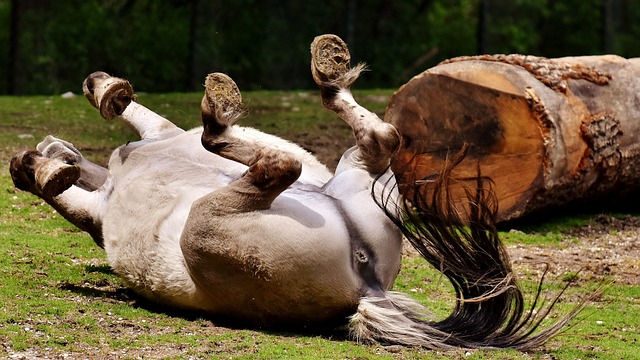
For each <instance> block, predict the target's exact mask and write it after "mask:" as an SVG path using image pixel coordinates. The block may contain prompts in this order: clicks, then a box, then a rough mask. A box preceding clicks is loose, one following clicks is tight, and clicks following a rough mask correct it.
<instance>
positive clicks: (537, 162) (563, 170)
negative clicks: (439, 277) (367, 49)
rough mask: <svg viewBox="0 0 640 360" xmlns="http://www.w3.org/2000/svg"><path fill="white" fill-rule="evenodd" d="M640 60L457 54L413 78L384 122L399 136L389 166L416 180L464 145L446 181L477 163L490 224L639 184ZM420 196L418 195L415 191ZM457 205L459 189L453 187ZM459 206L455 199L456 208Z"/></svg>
mask: <svg viewBox="0 0 640 360" xmlns="http://www.w3.org/2000/svg"><path fill="white" fill-rule="evenodd" d="M638 79H640V59H624V58H621V57H618V56H612V55H607V56H589V57H570V58H561V59H546V58H540V57H534V56H523V55H494V56H479V57H465V58H456V59H452V60H449V61H446V62H444V63H442V64H440V65H438V66H436V67H434V68H432V69H429V70H427V71H425V72H424V73H422V74H420V75H418V76H416V77H414V78H413V79H412V80H410V81H409V82H408V83H407V84H405V85H404V86H403V87H401V88H400V89H399V90H398V91H397V92H396V93H395V94H394V95H393V96H392V98H391V101H390V104H389V106H388V108H387V113H386V115H385V118H386V120H387V121H389V122H391V123H392V124H394V125H395V126H396V127H397V128H398V130H399V131H400V133H401V134H402V135H403V142H402V145H401V149H400V151H399V152H398V154H397V156H396V158H395V159H394V162H393V164H392V168H393V170H394V172H395V173H396V176H397V178H398V180H399V185H400V190H401V191H402V192H405V195H407V196H411V191H412V187H410V186H407V185H408V184H409V183H411V182H413V181H414V180H416V179H422V178H425V177H428V176H429V175H430V174H433V173H435V172H437V171H438V170H439V169H441V168H442V167H443V164H444V162H445V161H447V158H450V157H452V155H453V154H455V153H456V152H457V151H459V150H460V149H461V148H462V146H463V145H464V144H465V143H466V144H468V145H469V152H468V155H467V157H466V158H465V159H464V160H463V162H462V163H461V164H460V165H459V166H458V167H457V168H456V171H455V176H456V177H458V178H460V179H463V178H473V177H474V176H477V170H478V165H479V168H480V171H481V174H482V176H487V177H489V178H491V179H492V181H493V189H494V191H495V194H496V196H497V200H498V206H499V211H498V221H502V220H511V219H515V218H518V217H521V216H523V215H525V214H527V213H530V212H533V211H537V210H541V209H546V208H548V207H550V206H558V205H565V204H567V203H569V202H572V201H575V200H582V199H595V198H599V197H603V196H612V195H619V194H624V193H626V192H629V191H635V190H638V188H639V187H640V95H638V94H640V80H638ZM421 191H424V190H421ZM452 194H453V196H454V200H455V201H456V202H460V201H461V200H460V199H461V197H462V196H463V194H464V193H463V192H462V187H460V186H459V187H458V188H457V189H454V191H453V193H452ZM460 203H461V202H460Z"/></svg>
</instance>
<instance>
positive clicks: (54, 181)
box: [10, 150, 109, 247]
mask: <svg viewBox="0 0 640 360" xmlns="http://www.w3.org/2000/svg"><path fill="white" fill-rule="evenodd" d="M10 172H11V178H12V180H13V183H14V184H15V186H16V187H17V188H18V189H21V190H25V191H29V192H31V193H32V194H34V195H36V196H39V197H40V198H42V199H43V200H45V201H46V202H47V203H48V204H49V205H51V206H52V207H53V208H54V209H56V211H58V213H60V214H61V215H62V216H63V217H64V218H65V219H67V220H68V221H70V222H71V223H72V224H74V225H76V226H77V227H78V228H80V229H81V230H84V231H86V232H88V233H89V234H90V235H91V237H92V238H93V240H94V241H95V242H96V243H97V244H98V245H99V246H100V247H102V246H103V240H102V220H101V219H102V212H103V211H104V206H105V204H106V199H105V194H107V193H108V192H109V190H108V189H106V190H104V191H86V190H84V189H81V188H79V187H77V186H74V185H73V184H74V183H75V182H76V181H78V178H80V176H81V170H80V167H79V166H77V165H70V164H67V163H65V162H64V161H62V160H61V159H59V158H56V157H53V158H48V157H45V156H43V155H42V154H41V153H40V152H38V151H34V150H32V151H23V152H20V153H18V154H16V155H15V156H14V157H13V158H12V159H11V163H10Z"/></svg>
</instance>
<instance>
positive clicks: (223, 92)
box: [201, 73, 244, 128]
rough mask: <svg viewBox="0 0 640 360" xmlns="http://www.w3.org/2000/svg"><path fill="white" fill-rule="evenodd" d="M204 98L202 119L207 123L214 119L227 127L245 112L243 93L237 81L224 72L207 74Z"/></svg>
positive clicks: (218, 124)
mask: <svg viewBox="0 0 640 360" xmlns="http://www.w3.org/2000/svg"><path fill="white" fill-rule="evenodd" d="M204 86H205V94H204V98H203V99H202V105H201V110H202V120H203V122H205V125H212V124H209V123H210V122H211V121H214V122H215V123H216V124H214V125H217V126H218V127H220V126H221V127H223V128H226V127H227V126H230V125H232V124H233V123H234V122H236V121H237V120H238V119H239V118H240V116H241V115H242V114H243V113H244V111H243V106H242V95H241V94H240V90H239V89H238V86H237V85H236V83H235V82H234V81H233V79H231V78H230V77H229V76H227V75H225V74H222V73H213V74H209V75H207V78H206V80H205V83H204Z"/></svg>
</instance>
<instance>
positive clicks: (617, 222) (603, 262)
mask: <svg viewBox="0 0 640 360" xmlns="http://www.w3.org/2000/svg"><path fill="white" fill-rule="evenodd" d="M508 249H509V253H510V255H511V259H512V261H513V263H514V266H515V267H516V268H518V267H521V268H522V267H526V268H531V267H537V268H541V267H540V266H539V265H538V264H542V263H548V264H549V266H550V271H551V274H557V275H559V276H562V275H563V274H568V273H571V272H576V271H578V270H580V273H579V275H578V280H580V279H583V280H598V279H610V280H613V281H615V282H616V283H620V284H625V285H640V217H634V216H628V215H627V216H624V217H621V218H615V217H611V216H607V215H598V216H596V217H595V218H594V219H593V220H592V221H591V222H589V223H588V224H587V225H585V226H583V227H581V228H579V229H576V230H572V231H571V232H569V233H567V234H563V241H562V242H561V244H560V245H559V246H544V247H540V246H530V245H514V246H509V248H508Z"/></svg>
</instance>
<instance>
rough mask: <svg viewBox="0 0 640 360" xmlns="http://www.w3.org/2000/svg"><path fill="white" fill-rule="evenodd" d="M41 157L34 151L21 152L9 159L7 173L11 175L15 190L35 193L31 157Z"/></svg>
mask: <svg viewBox="0 0 640 360" xmlns="http://www.w3.org/2000/svg"><path fill="white" fill-rule="evenodd" d="M34 156H42V154H40V152H38V151H35V150H29V151H21V152H19V153H17V154H15V155H14V156H13V157H12V158H11V162H10V163H9V172H10V173H11V180H12V181H13V185H15V187H16V188H18V189H20V190H23V191H28V192H34V191H35V178H34V175H33V167H32V166H31V165H32V164H33V160H32V159H33V157H34Z"/></svg>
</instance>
